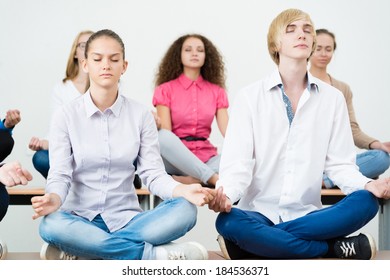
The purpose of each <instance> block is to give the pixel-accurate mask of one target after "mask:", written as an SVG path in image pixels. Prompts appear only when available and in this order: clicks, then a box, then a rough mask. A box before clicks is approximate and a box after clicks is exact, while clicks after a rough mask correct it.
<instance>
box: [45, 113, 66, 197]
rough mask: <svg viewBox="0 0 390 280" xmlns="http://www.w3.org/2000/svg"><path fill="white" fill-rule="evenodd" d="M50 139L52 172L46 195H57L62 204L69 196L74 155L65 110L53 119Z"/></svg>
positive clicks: (50, 172) (48, 179) (49, 176)
mask: <svg viewBox="0 0 390 280" xmlns="http://www.w3.org/2000/svg"><path fill="white" fill-rule="evenodd" d="M50 131H51V133H50V139H49V150H50V153H49V161H50V171H49V175H48V178H47V184H46V193H56V194H57V195H59V196H60V198H61V201H62V203H63V202H64V201H65V198H66V196H67V194H68V191H69V188H70V186H71V181H72V173H73V167H72V162H73V153H72V145H71V142H70V138H69V130H68V126H67V122H66V114H65V113H64V111H63V110H59V111H57V112H56V113H55V114H54V115H53V118H52V121H51V126H50Z"/></svg>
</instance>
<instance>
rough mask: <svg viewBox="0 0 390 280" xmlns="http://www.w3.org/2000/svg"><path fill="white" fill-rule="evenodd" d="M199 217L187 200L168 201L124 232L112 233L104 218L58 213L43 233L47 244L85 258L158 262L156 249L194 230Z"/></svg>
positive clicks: (43, 226)
mask: <svg viewBox="0 0 390 280" xmlns="http://www.w3.org/2000/svg"><path fill="white" fill-rule="evenodd" d="M196 215H197V207H196V206H195V205H194V204H192V203H190V202H188V201H187V200H186V199H184V198H174V199H168V200H165V201H164V202H162V203H160V204H159V205H158V206H157V207H156V208H154V209H152V210H148V211H145V212H141V213H139V214H137V215H136V216H135V217H134V218H133V219H132V220H131V221H130V222H129V223H128V224H127V225H125V226H124V227H123V228H121V229H119V230H117V231H115V232H110V231H109V230H108V228H107V226H106V224H105V223H104V221H103V219H102V218H101V216H100V215H98V216H96V217H95V219H94V220H92V221H89V220H88V219H85V218H83V217H80V216H77V215H73V214H70V213H65V212H62V211H57V212H54V213H52V214H50V215H47V216H45V217H44V218H43V220H42V222H41V224H40V228H39V233H40V235H41V237H42V239H43V240H44V241H46V242H47V243H49V244H52V245H54V246H56V247H58V248H60V249H61V250H62V251H64V252H67V253H69V254H71V255H75V256H78V257H81V258H86V259H111V260H114V259H115V260H140V259H144V260H150V259H155V246H158V245H162V244H166V243H168V242H171V241H173V240H175V239H178V238H180V237H182V236H183V235H184V234H186V233H187V232H188V231H189V230H191V229H192V228H193V227H194V225H195V223H196Z"/></svg>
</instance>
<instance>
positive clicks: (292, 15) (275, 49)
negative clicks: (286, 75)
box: [267, 9, 316, 65]
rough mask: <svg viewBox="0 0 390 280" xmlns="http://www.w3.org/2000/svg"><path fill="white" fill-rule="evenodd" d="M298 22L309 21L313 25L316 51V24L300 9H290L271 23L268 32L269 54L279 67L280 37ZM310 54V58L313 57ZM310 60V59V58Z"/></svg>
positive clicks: (313, 48) (313, 47)
mask: <svg viewBox="0 0 390 280" xmlns="http://www.w3.org/2000/svg"><path fill="white" fill-rule="evenodd" d="M297 20H307V21H309V22H310V24H311V25H312V27H313V28H312V30H313V33H312V35H313V37H314V40H313V46H312V52H311V54H312V53H313V52H314V50H315V46H316V37H315V36H316V34H315V29H314V24H313V22H312V20H311V18H310V16H309V15H308V14H307V13H305V12H303V11H301V10H298V9H288V10H285V11H283V12H281V13H280V14H279V15H278V16H277V17H276V18H274V20H273V21H272V22H271V25H270V27H269V30H268V35H267V43H268V52H269V54H270V56H271V58H272V60H273V61H274V62H275V63H276V64H277V65H279V62H280V58H279V49H280V36H281V35H282V34H283V33H284V32H286V28H287V26H288V25H289V24H291V23H292V22H294V21H297ZM311 54H310V56H311ZM308 60H309V58H308Z"/></svg>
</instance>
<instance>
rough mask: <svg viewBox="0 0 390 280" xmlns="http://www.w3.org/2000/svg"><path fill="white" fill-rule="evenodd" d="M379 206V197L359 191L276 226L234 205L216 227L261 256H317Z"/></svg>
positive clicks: (367, 217)
mask: <svg viewBox="0 0 390 280" xmlns="http://www.w3.org/2000/svg"><path fill="white" fill-rule="evenodd" d="M378 208H379V203H378V199H377V198H376V197H375V196H374V195H373V194H372V193H370V192H369V191H366V190H360V191H356V192H353V193H351V194H350V195H348V196H346V197H345V198H344V199H343V200H341V201H340V202H338V203H336V204H334V205H332V206H329V207H326V208H323V209H321V210H317V211H314V212H311V213H309V214H307V215H305V216H303V217H300V218H297V219H295V220H291V221H288V222H282V223H279V224H276V225H275V224H274V223H273V222H272V221H270V220H269V219H268V218H267V217H265V216H264V215H262V214H261V213H258V212H254V211H246V210H241V209H238V208H233V209H232V211H231V212H229V213H220V214H219V215H218V217H217V221H216V227H217V231H218V233H219V234H221V235H222V236H223V237H224V238H226V239H227V240H230V241H231V242H233V243H234V244H236V245H237V246H238V247H239V248H240V249H242V250H244V252H246V253H250V254H254V255H257V256H259V257H263V258H272V259H307V258H317V257H323V256H325V255H326V254H327V253H328V242H327V241H328V240H331V239H334V238H339V237H344V236H347V235H349V234H351V233H353V232H355V231H357V230H359V229H360V228H361V227H363V226H364V225H365V224H367V223H368V222H369V221H370V220H371V219H372V218H374V217H375V215H376V214H377V213H378ZM248 255H249V254H248Z"/></svg>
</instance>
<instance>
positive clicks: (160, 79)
mask: <svg viewBox="0 0 390 280" xmlns="http://www.w3.org/2000/svg"><path fill="white" fill-rule="evenodd" d="M188 38H197V39H199V40H201V41H202V42H203V44H204V47H205V54H206V58H205V62H204V64H203V66H202V68H201V69H200V74H201V75H202V77H203V79H205V80H206V81H209V82H210V83H213V84H216V85H218V86H220V87H222V88H225V64H224V62H223V58H222V55H221V54H220V53H219V52H218V49H217V48H216V47H215V46H214V44H213V43H212V42H211V41H210V40H208V39H207V38H206V37H204V36H202V35H200V34H187V35H183V36H181V37H180V38H178V39H176V41H174V42H173V44H172V45H171V46H170V47H169V49H168V51H167V52H166V53H165V55H164V57H163V59H162V61H161V63H160V65H159V67H158V70H157V74H156V79H155V86H159V85H161V84H163V83H165V82H168V81H171V80H174V79H176V78H177V77H179V76H180V75H181V74H182V73H183V63H182V61H181V51H182V47H183V43H184V42H185V41H186V40H187V39H188Z"/></svg>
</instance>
